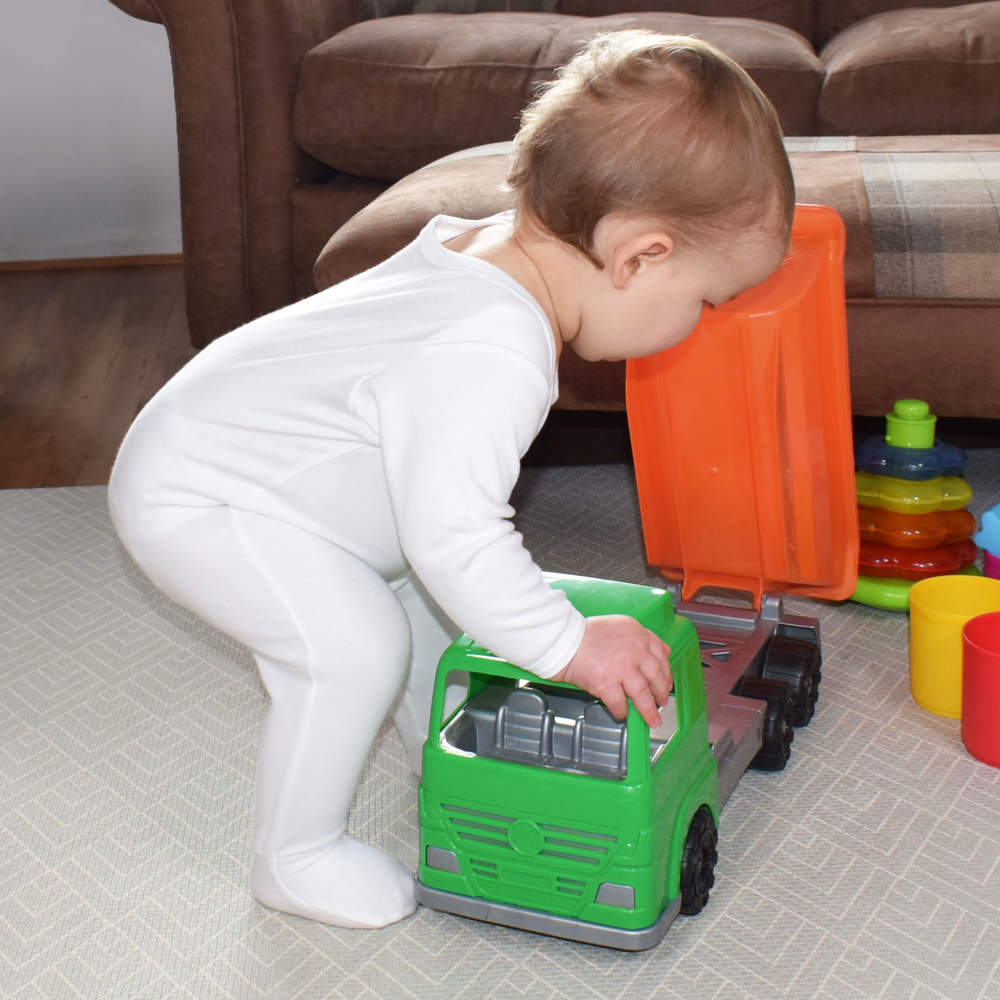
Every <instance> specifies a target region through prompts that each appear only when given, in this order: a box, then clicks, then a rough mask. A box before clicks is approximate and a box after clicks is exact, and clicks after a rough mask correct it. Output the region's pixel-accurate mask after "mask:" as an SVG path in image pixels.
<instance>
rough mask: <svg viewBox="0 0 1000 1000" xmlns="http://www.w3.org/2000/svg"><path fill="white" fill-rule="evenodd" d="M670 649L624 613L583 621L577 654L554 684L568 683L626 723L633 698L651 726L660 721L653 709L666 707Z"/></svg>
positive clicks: (656, 711)
mask: <svg viewBox="0 0 1000 1000" xmlns="http://www.w3.org/2000/svg"><path fill="white" fill-rule="evenodd" d="M669 654H670V647H669V646H668V645H667V644H666V643H664V642H663V641H662V640H661V639H660V638H659V637H658V636H657V635H655V634H654V633H652V632H650V631H649V629H647V628H645V627H644V626H642V625H640V624H639V623H638V622H637V621H636V620H635V619H634V618H629V617H628V615H601V616H599V617H596V618H588V619H587V627H586V631H585V632H584V634H583V642H581V643H580V648H579V649H578V650H577V651H576V655H575V656H574V657H573V659H572V660H570V661H569V664H568V665H567V666H566V667H564V668H563V669H562V670H561V671H560V672H559V673H558V674H556V675H555V676H554V677H553V678H552V680H555V681H567V682H568V683H570V684H575V685H576V686H577V687H580V688H583V690H584V691H588V692H589V693H590V694H592V695H594V696H596V697H597V698H600V699H601V701H603V702H604V704H605V705H606V706H607V707H608V711H610V712H611V714H612V715H613V716H614V717H615V718H616V719H624V718H625V713H626V711H627V710H628V705H627V703H626V698H631V699H632V702H633V704H634V705H635V707H636V708H637V709H638V710H639V713H640V714H641V715H642V717H643V718H644V719H645V720H646V722H647V723H649V725H650V727H651V728H655V727H656V726H658V725H659V724H660V722H661V719H660V713H659V709H658V707H657V706H659V705H665V704H666V703H667V698H668V697H669V696H670V689H671V688H672V687H673V683H674V679H673V677H672V676H671V674H670V661H669V659H668V656H669Z"/></svg>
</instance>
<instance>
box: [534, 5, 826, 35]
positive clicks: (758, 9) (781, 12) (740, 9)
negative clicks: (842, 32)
mask: <svg viewBox="0 0 1000 1000" xmlns="http://www.w3.org/2000/svg"><path fill="white" fill-rule="evenodd" d="M518 6H520V0H518ZM815 6H816V5H815V3H814V2H813V0H560V2H559V7H558V10H559V13H560V14H580V15H583V16H584V17H604V16H606V15H608V14H620V13H626V12H629V13H631V12H634V11H643V10H667V11H671V12H672V13H676V14H703V15H705V16H706V17H749V18H753V19H754V20H757V21H773V22H774V23H775V24H783V25H784V26H785V27H786V28H791V29H792V30H793V31H797V32H798V33H799V34H800V35H805V37H806V38H812V37H813V28H814V27H815V25H814V14H813V11H814V8H815Z"/></svg>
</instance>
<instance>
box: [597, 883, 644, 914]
mask: <svg viewBox="0 0 1000 1000" xmlns="http://www.w3.org/2000/svg"><path fill="white" fill-rule="evenodd" d="M596 902H598V903H603V904H604V905H605V906H617V907H620V908H621V909H623V910H634V909H635V888H634V887H633V886H631V885H619V884H618V883H617V882H602V883H601V885H600V887H599V888H598V890H597V899H596Z"/></svg>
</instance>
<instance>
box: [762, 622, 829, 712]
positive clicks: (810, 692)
mask: <svg viewBox="0 0 1000 1000" xmlns="http://www.w3.org/2000/svg"><path fill="white" fill-rule="evenodd" d="M820 662H821V658H820V652H819V646H818V645H817V644H816V643H815V642H810V641H808V640H806V639H790V638H787V637H786V636H780V635H779V636H775V637H774V638H773V639H772V640H771V641H770V643H768V647H767V652H766V653H765V654H764V664H763V666H762V667H761V671H760V674H761V677H763V678H764V679H765V680H769V681H783V682H784V683H785V684H787V685H788V686H789V688H791V691H792V701H793V707H792V714H791V722H792V725H793V726H805V725H808V723H809V720H810V719H811V718H812V717H813V713H814V712H815V711H816V700H817V699H818V698H819V682H820V679H821V677H822V673H821V671H820Z"/></svg>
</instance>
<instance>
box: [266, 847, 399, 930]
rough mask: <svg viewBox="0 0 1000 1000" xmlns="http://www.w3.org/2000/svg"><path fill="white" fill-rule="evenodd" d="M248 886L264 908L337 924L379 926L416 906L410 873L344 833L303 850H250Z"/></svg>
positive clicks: (393, 921)
mask: <svg viewBox="0 0 1000 1000" xmlns="http://www.w3.org/2000/svg"><path fill="white" fill-rule="evenodd" d="M251 884H252V886H253V894H254V896H256V898H257V899H258V901H259V902H261V903H263V904H264V905H265V906H270V907H271V908H272V909H275V910H282V911H283V912H285V913H293V914H295V915H296V916H300V917H309V918H310V919H311V920H321V921H322V922H323V923H327V924H336V925H337V926H338V927H385V926H386V925H387V924H391V923H395V921H397V920H401V919H402V918H403V917H405V916H407V915H408V914H410V913H412V912H413V911H414V910H415V909H416V906H417V903H416V899H415V898H414V882H413V875H412V874H410V872H408V871H407V870H406V869H405V868H404V867H403V866H402V865H401V864H400V863H399V862H398V861H397V860H396V859H395V858H392V857H390V856H389V855H388V854H385V853H384V852H382V851H380V850H379V849H378V848H376V847H370V846H369V845H368V844H362V843H361V842H360V841H357V840H353V839H352V838H350V837H348V836H346V835H345V836H342V837H339V838H338V839H337V840H335V841H334V842H333V843H332V844H330V845H329V846H328V847H325V848H322V849H320V850H318V851H310V852H309V853H308V854H287V853H282V854H264V853H258V854H256V855H255V856H254V860H253V870H252V872H251Z"/></svg>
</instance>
